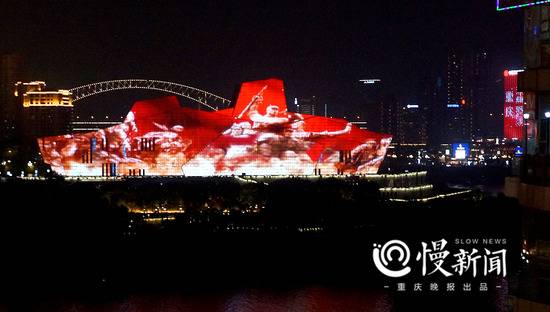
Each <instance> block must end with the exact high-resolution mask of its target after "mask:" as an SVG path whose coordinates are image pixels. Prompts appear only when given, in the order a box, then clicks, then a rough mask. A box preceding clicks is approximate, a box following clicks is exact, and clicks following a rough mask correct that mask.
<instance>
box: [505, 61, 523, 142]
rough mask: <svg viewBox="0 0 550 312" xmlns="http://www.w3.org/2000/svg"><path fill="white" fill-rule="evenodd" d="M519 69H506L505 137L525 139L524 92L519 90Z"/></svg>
mask: <svg viewBox="0 0 550 312" xmlns="http://www.w3.org/2000/svg"><path fill="white" fill-rule="evenodd" d="M519 72H521V70H520V71H518V70H506V71H504V137H505V138H507V139H515V140H522V139H523V92H518V73H519Z"/></svg>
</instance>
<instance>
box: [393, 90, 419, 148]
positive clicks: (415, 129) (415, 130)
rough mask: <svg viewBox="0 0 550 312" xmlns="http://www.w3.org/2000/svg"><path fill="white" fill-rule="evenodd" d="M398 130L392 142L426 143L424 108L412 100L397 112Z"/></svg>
mask: <svg viewBox="0 0 550 312" xmlns="http://www.w3.org/2000/svg"><path fill="white" fill-rule="evenodd" d="M398 113H399V116H398V128H397V134H396V138H395V139H394V141H396V142H398V143H408V144H424V145H425V144H426V143H427V124H426V114H427V112H426V107H425V106H423V105H422V104H419V103H418V101H416V100H412V101H409V102H407V104H406V105H403V106H402V107H401V109H400V110H399V112H398Z"/></svg>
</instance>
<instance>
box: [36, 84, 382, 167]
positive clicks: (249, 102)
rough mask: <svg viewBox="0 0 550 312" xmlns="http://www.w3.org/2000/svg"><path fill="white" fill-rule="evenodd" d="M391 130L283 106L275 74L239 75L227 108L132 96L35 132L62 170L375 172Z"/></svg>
mask: <svg viewBox="0 0 550 312" xmlns="http://www.w3.org/2000/svg"><path fill="white" fill-rule="evenodd" d="M390 141H391V136H389V135H385V134H379V133H374V132H370V131H365V130H361V129H359V128H357V127H355V126H352V125H351V124H349V123H347V122H346V121H345V120H342V119H332V118H324V117H319V116H312V115H301V114H297V113H292V112H288V111H287V106H286V99H285V94H284V88H283V82H282V81H281V80H278V79H268V80H261V81H254V82H245V83H243V84H242V86H241V90H240V93H239V97H238V99H237V101H236V103H235V105H234V107H233V108H228V109H224V110H219V111H211V112H207V111H200V110H195V109H191V108H185V107H181V106H180V104H179V102H178V100H177V98H176V97H173V96H171V97H165V98H161V99H156V100H147V101H138V102H136V103H135V104H134V105H133V107H132V109H131V110H130V112H129V113H128V115H127V117H126V119H125V121H124V122H123V123H122V124H120V125H116V126H113V127H109V128H106V129H103V130H99V131H96V132H90V133H84V134H67V135H62V136H54V137H45V138H40V139H38V144H39V146H40V150H41V153H42V156H43V158H44V161H45V162H46V163H47V164H50V165H51V167H52V169H53V170H55V171H56V172H58V173H60V174H63V175H70V176H119V175H186V176H212V175H232V174H234V175H240V174H247V175H313V174H338V173H345V174H357V173H376V172H377V171H378V168H379V166H380V164H381V162H382V160H383V158H384V156H385V153H386V149H387V147H388V145H389V144H390Z"/></svg>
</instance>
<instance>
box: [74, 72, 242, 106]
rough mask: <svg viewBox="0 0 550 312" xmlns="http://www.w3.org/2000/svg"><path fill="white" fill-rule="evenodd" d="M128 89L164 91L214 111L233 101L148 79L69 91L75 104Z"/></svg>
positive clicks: (111, 81) (123, 81)
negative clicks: (88, 98)
mask: <svg viewBox="0 0 550 312" xmlns="http://www.w3.org/2000/svg"><path fill="white" fill-rule="evenodd" d="M126 89H145V90H157V91H164V92H168V93H172V94H176V95H180V96H183V97H185V98H188V99H190V100H192V101H195V102H197V103H199V104H201V105H204V106H206V107H208V108H211V109H213V110H217V108H218V107H227V106H228V105H229V104H230V103H231V101H230V100H228V99H225V98H223V97H221V96H217V95H215V94H212V93H210V92H206V91H204V90H200V89H197V88H194V87H190V86H186V85H183V84H179V83H174V82H168V81H160V80H148V79H123V80H109V81H101V82H96V83H91V84H87V85H84V86H80V87H76V88H72V89H70V90H69V91H71V92H72V94H73V102H76V101H78V100H81V99H84V98H87V97H89V96H92V95H96V94H100V93H104V92H109V91H114V90H126Z"/></svg>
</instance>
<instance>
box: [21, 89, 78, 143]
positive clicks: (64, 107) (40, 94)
mask: <svg viewBox="0 0 550 312" xmlns="http://www.w3.org/2000/svg"><path fill="white" fill-rule="evenodd" d="M45 87H46V83H45V82H43V81H32V82H17V83H16V84H15V89H16V90H15V96H16V97H18V98H19V100H20V102H19V103H20V105H21V107H22V111H21V130H22V135H23V137H24V138H25V139H27V140H34V139H36V138H37V137H40V136H46V135H57V134H62V133H68V132H70V131H71V128H70V121H71V115H72V111H73V104H72V98H71V93H70V92H69V91H68V90H58V91H45Z"/></svg>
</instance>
